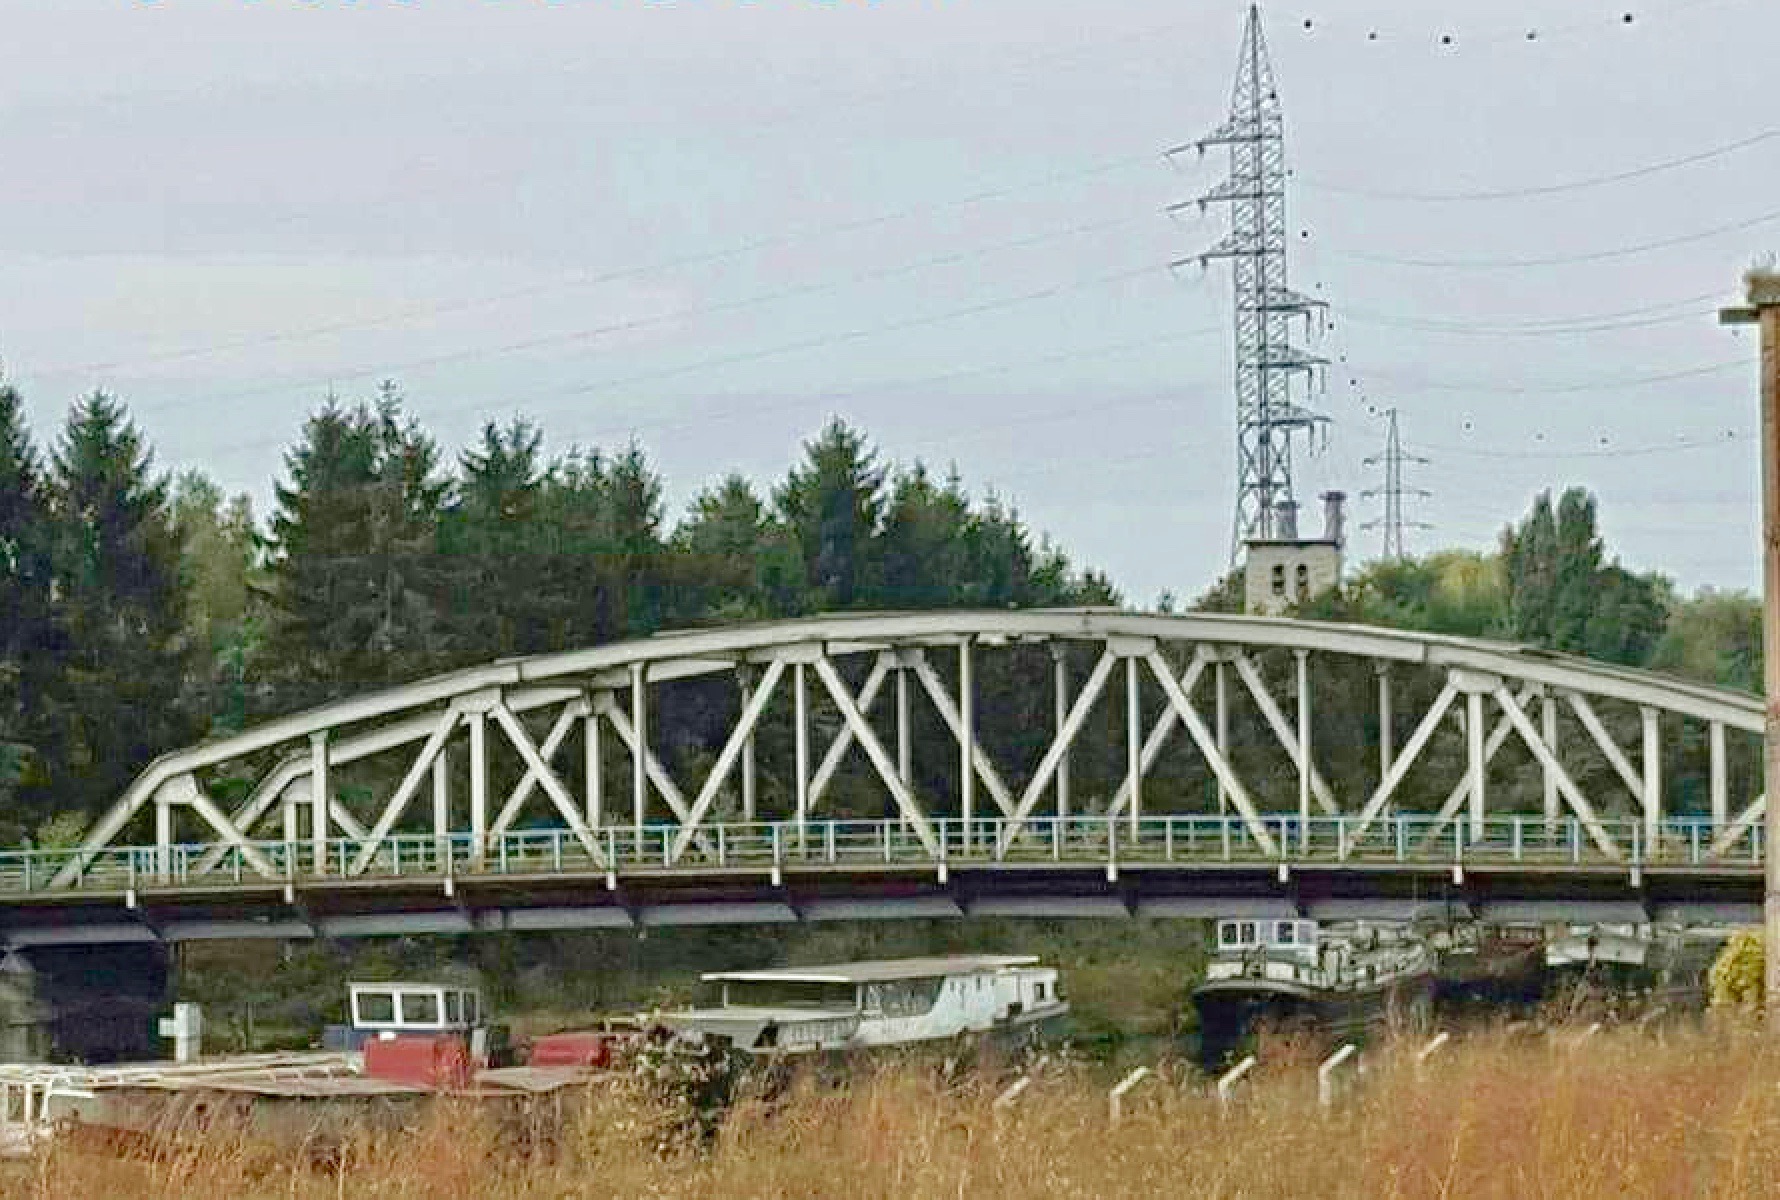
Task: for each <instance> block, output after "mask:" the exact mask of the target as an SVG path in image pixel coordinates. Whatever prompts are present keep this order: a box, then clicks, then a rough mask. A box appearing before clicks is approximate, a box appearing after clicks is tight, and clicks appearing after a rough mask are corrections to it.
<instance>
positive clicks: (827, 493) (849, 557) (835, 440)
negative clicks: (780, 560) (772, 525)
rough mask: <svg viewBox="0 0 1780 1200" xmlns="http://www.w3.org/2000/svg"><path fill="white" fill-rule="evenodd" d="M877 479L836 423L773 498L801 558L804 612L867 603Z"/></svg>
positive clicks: (873, 457)
mask: <svg viewBox="0 0 1780 1200" xmlns="http://www.w3.org/2000/svg"><path fill="white" fill-rule="evenodd" d="M884 477H885V471H884V468H883V467H881V466H880V465H878V458H877V451H875V450H874V449H872V447H871V445H870V444H869V443H868V442H867V441H866V439H865V436H864V435H863V434H861V433H859V432H858V431H857V430H855V429H853V428H852V427H851V426H849V425H848V424H847V423H846V422H845V421H842V420H841V419H840V418H839V417H836V418H834V419H833V420H831V421H830V422H829V423H828V424H827V425H826V426H825V427H824V428H823V430H822V432H821V433H819V434H817V435H816V438H815V439H814V440H813V441H809V442H806V443H804V461H803V463H802V464H801V465H799V466H797V467H794V468H793V469H792V470H791V473H790V474H789V475H788V476H787V477H786V479H785V482H784V483H783V484H781V485H780V486H779V488H778V490H777V491H776V492H775V493H774V495H773V501H774V504H775V505H776V506H777V508H778V512H779V515H780V517H781V518H782V519H783V520H784V521H785V523H786V525H787V526H788V527H789V528H790V530H791V532H792V535H793V536H794V537H795V538H796V539H797V543H798V547H799V549H800V550H801V551H802V553H803V559H804V570H805V575H806V579H807V581H808V591H807V594H806V598H805V603H804V607H805V609H806V611H811V612H814V611H821V610H826V609H845V608H855V607H859V606H861V605H862V604H870V603H872V601H873V599H874V589H875V587H876V584H877V577H878V561H877V550H878V533H879V524H880V522H881V521H882V519H883V514H884Z"/></svg>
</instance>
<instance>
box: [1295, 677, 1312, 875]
mask: <svg viewBox="0 0 1780 1200" xmlns="http://www.w3.org/2000/svg"><path fill="white" fill-rule="evenodd" d="M1294 653H1295V654H1296V656H1297V659H1298V852H1299V853H1300V854H1308V853H1310V652H1309V651H1308V650H1297V651H1294Z"/></svg>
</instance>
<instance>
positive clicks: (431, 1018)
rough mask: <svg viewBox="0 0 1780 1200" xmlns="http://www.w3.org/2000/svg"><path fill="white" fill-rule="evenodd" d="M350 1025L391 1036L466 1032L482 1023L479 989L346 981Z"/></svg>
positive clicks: (364, 1030)
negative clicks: (349, 1006) (349, 1007)
mask: <svg viewBox="0 0 1780 1200" xmlns="http://www.w3.org/2000/svg"><path fill="white" fill-rule="evenodd" d="M346 992H347V997H348V1001H349V1003H350V1004H351V1018H352V1027H353V1028H354V1029H355V1030H358V1031H359V1032H361V1033H366V1034H371V1035H374V1036H376V1037H380V1038H392V1037H396V1036H398V1035H400V1034H404V1033H468V1032H470V1031H471V1030H474V1029H475V1028H476V1027H477V1026H478V1025H480V1024H481V1023H482V993H481V992H479V991H477V990H476V989H475V988H466V987H453V986H451V985H450V984H442V983H349V984H347V985H346Z"/></svg>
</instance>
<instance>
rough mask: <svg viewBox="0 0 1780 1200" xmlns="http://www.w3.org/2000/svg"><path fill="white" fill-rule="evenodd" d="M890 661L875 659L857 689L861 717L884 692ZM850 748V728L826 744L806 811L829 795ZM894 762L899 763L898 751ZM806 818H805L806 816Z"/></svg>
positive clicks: (851, 730)
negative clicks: (880, 693) (829, 787)
mask: <svg viewBox="0 0 1780 1200" xmlns="http://www.w3.org/2000/svg"><path fill="white" fill-rule="evenodd" d="M890 657H891V656H890V655H888V654H880V655H878V657H877V661H875V662H874V663H872V668H871V671H870V673H869V674H867V675H866V677H865V682H864V683H863V684H861V685H860V688H859V711H860V712H861V713H864V714H867V715H870V713H871V710H872V705H874V704H876V703H877V700H878V693H879V692H880V691H882V690H883V688H884V681H885V680H887V679H889V678H890V663H889V661H888V660H889V658H890ZM852 748H853V727H852V726H851V725H842V726H841V728H840V731H839V732H838V733H836V734H835V735H834V741H832V742H830V743H829V744H828V750H827V751H826V752H825V753H824V754H823V755H822V761H821V762H819V763H817V764H816V773H815V775H813V776H812V777H811V778H810V785H809V808H810V809H811V810H814V809H815V807H816V806H817V805H818V804H820V803H822V797H823V795H824V794H825V793H826V792H827V791H828V785H829V784H830V783H832V782H834V777H835V775H836V774H837V773H838V772H839V771H840V767H841V763H843V762H845V761H846V758H847V751H849V750H851V749H852ZM897 761H898V762H899V763H900V762H901V752H900V749H899V751H898V755H897ZM805 815H806V816H807V815H808V813H806V814H805Z"/></svg>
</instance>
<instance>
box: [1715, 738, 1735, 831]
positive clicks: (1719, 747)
mask: <svg viewBox="0 0 1780 1200" xmlns="http://www.w3.org/2000/svg"><path fill="white" fill-rule="evenodd" d="M1729 794H1730V793H1729V788H1728V787H1727V786H1726V784H1725V770H1724V722H1722V721H1714V722H1712V833H1713V835H1714V836H1716V835H1718V834H1721V833H1723V832H1724V827H1725V824H1726V823H1727V822H1728V821H1729V820H1730V816H1731V811H1730V799H1729Z"/></svg>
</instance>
